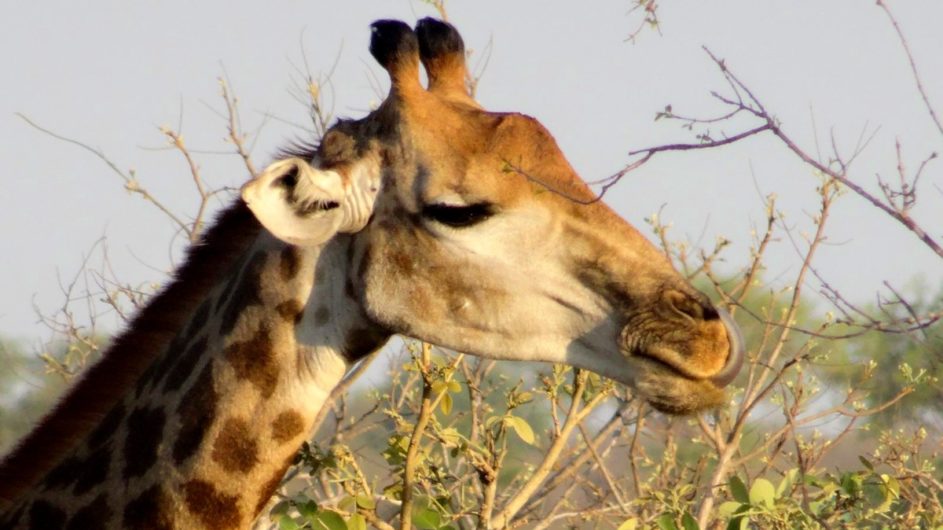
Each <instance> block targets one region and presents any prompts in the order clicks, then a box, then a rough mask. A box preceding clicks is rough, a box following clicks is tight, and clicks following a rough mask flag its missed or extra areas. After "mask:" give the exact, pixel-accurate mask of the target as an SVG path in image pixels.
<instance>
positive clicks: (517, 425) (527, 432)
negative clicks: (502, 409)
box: [504, 416, 534, 445]
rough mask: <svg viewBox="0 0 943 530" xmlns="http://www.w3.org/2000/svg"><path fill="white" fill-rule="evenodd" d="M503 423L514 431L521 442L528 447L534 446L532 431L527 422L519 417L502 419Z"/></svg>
mask: <svg viewBox="0 0 943 530" xmlns="http://www.w3.org/2000/svg"><path fill="white" fill-rule="evenodd" d="M504 423H505V424H507V426H508V427H511V428H512V429H514V432H516V433H517V435H518V436H520V437H521V440H524V441H525V442H527V443H528V444H530V445H534V430H533V429H531V427H530V424H529V423H527V420H525V419H524V418H521V417H520V416H507V417H505V418H504Z"/></svg>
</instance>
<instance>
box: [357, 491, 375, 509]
mask: <svg viewBox="0 0 943 530" xmlns="http://www.w3.org/2000/svg"><path fill="white" fill-rule="evenodd" d="M357 506H360V507H361V508H363V509H364V510H372V509H374V508H376V506H377V503H376V501H374V500H373V497H370V496H367V495H357Z"/></svg>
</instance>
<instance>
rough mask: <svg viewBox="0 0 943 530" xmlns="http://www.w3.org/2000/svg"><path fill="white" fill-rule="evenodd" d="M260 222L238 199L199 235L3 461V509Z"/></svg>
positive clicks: (171, 328) (185, 312) (161, 342)
mask: <svg viewBox="0 0 943 530" xmlns="http://www.w3.org/2000/svg"><path fill="white" fill-rule="evenodd" d="M260 229H261V226H260V225H259V223H258V221H256V219H255V217H254V216H253V215H252V213H251V212H250V211H249V210H248V209H247V208H246V207H245V205H244V204H242V202H241V201H240V202H236V203H235V204H233V205H232V206H230V207H229V208H228V209H226V210H225V211H223V212H222V213H221V214H220V215H219V217H218V219H217V221H216V223H215V225H214V226H213V228H212V229H211V230H209V231H208V232H207V233H206V234H205V235H204V236H203V238H202V241H201V243H199V244H196V245H194V246H192V247H190V250H189V252H188V253H187V258H186V261H185V263H184V264H183V265H182V266H181V267H180V268H179V269H178V270H177V272H176V274H175V275H174V279H173V281H171V283H170V284H168V285H167V286H166V287H165V288H164V289H163V290H162V291H161V292H160V293H159V294H157V295H156V296H154V297H153V298H152V299H151V301H150V303H148V304H147V306H146V307H145V308H144V309H143V310H141V312H140V313H139V314H138V315H137V316H136V317H135V318H134V319H133V320H132V321H131V323H130V324H129V325H128V327H127V329H126V330H125V331H124V332H123V333H122V334H121V335H120V336H119V337H118V338H117V339H116V340H115V342H114V344H113V345H112V346H111V347H110V348H109V349H108V350H107V352H105V354H104V355H103V356H102V359H101V360H100V361H99V362H97V363H96V364H95V365H94V366H92V367H91V368H90V369H89V370H88V372H87V373H86V374H85V376H83V377H82V379H81V380H79V382H78V383H76V384H75V386H73V387H72V388H71V389H70V390H69V391H68V392H67V393H66V395H65V396H64V397H63V398H62V399H61V400H59V403H58V405H56V407H55V409H53V411H52V412H51V413H49V414H48V415H47V416H46V417H45V418H43V420H42V421H41V423H40V424H39V425H38V426H37V428H36V429H34V430H33V431H32V432H31V433H30V434H29V435H28V436H27V437H26V438H24V439H23V440H22V441H20V442H19V444H17V447H16V448H15V449H14V450H13V451H12V452H11V453H10V454H9V455H7V457H6V458H4V459H3V462H2V463H0V513H2V512H3V511H4V509H5V508H6V507H7V505H8V504H9V503H11V502H12V501H13V500H14V499H16V498H17V496H18V495H19V494H20V493H21V492H23V491H26V490H27V489H28V488H30V486H32V485H33V484H34V483H35V482H36V481H37V480H38V479H39V478H41V477H42V476H43V475H45V474H46V473H47V472H49V470H51V469H52V468H53V467H55V466H56V465H57V464H58V463H59V461H58V460H56V459H54V458H50V455H63V454H66V453H67V452H68V450H69V449H70V448H71V447H72V446H74V445H75V444H76V443H78V442H79V441H80V440H82V438H83V437H84V436H85V435H87V434H88V433H89V432H90V431H91V430H92V429H93V428H94V427H95V426H96V425H98V424H100V423H101V422H102V420H103V419H104V417H105V415H106V414H107V413H108V411H109V410H111V408H112V407H113V406H114V405H115V403H117V402H118V400H119V399H120V398H121V397H122V396H123V395H124V394H126V393H127V392H128V391H129V390H130V389H131V388H133V386H134V384H135V382H136V381H137V380H138V378H139V377H140V376H141V374H142V373H143V372H144V370H145V369H146V368H147V367H148V366H149V365H150V364H151V363H152V362H153V360H154V358H155V357H156V356H157V355H159V354H160V352H161V351H163V349H164V348H165V347H166V346H167V344H168V343H169V342H170V340H171V339H172V338H173V337H174V335H175V334H176V333H177V332H179V331H180V327H181V326H182V325H183V324H184V323H186V322H187V320H188V319H189V318H190V316H191V314H192V313H193V312H194V310H195V309H196V307H197V305H198V304H199V303H200V302H201V301H202V300H203V299H204V298H205V297H206V294H207V293H208V292H209V290H210V289H212V288H213V286H214V285H215V284H216V282H217V281H218V280H219V278H220V277H222V276H223V275H224V274H226V273H227V272H228V271H229V269H231V268H232V266H233V261H234V260H235V259H236V258H238V257H239V256H240V255H241V254H242V253H243V252H245V250H246V248H247V247H248V246H249V244H251V243H252V241H254V240H255V238H256V237H257V236H258V234H259V230H260Z"/></svg>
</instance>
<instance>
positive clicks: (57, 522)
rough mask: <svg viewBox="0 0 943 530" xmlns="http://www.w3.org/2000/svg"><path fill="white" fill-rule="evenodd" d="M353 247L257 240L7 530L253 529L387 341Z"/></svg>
mask: <svg viewBox="0 0 943 530" xmlns="http://www.w3.org/2000/svg"><path fill="white" fill-rule="evenodd" d="M237 208H238V207H237ZM212 245H213V241H212V239H211V238H210V239H209V240H208V243H207V246H208V247H210V246H212ZM347 245H348V241H345V240H344V239H343V238H340V239H338V240H336V241H332V242H331V243H328V244H327V245H326V246H325V247H323V248H317V249H304V250H301V249H298V248H295V247H290V246H287V245H285V244H284V243H281V242H278V241H277V240H275V239H274V238H272V237H271V236H270V235H268V233H267V232H264V231H263V232H260V231H258V230H256V231H255V233H254V234H253V240H252V242H251V243H250V244H248V245H244V250H243V252H242V253H241V255H240V256H239V257H238V258H236V259H234V260H233V261H232V263H230V270H229V271H228V274H220V275H218V276H217V277H218V278H222V280H221V281H218V282H217V283H216V285H215V286H213V287H211V288H209V289H207V290H206V291H205V293H204V294H203V296H202V300H201V301H200V302H198V303H197V304H195V307H194V309H193V310H192V311H191V312H190V315H189V318H187V319H185V322H183V323H182V325H180V326H179V329H178V330H177V333H176V335H174V336H173V338H172V339H170V340H168V341H166V342H165V344H164V345H163V347H162V348H161V350H160V352H159V353H157V354H156V355H155V356H153V357H152V359H151V362H150V363H148V366H146V367H145V368H144V369H143V370H141V371H140V372H139V374H138V375H139V377H136V378H135V380H134V382H132V383H131V384H129V385H127V386H126V387H125V389H124V391H123V392H122V394H121V395H120V396H119V397H118V398H117V399H116V400H115V401H114V405H113V406H112V407H110V410H109V411H108V412H107V414H105V415H104V417H103V418H102V419H101V420H100V421H98V422H97V423H96V424H95V425H94V426H92V427H91V428H90V429H88V431H87V433H86V434H85V436H84V437H82V439H81V441H78V442H77V443H76V444H74V447H72V448H71V449H70V450H68V451H66V452H64V453H63V455H62V456H61V458H60V459H59V461H58V464H57V465H56V466H55V467H54V468H53V469H51V471H49V472H48V473H45V474H44V475H43V476H41V477H38V480H36V481H35V483H34V485H33V487H31V488H29V491H28V493H26V494H25V495H21V496H20V497H19V499H18V500H17V501H16V502H15V503H13V504H12V508H11V509H9V510H7V515H6V516H3V515H0V521H3V520H4V517H6V519H7V521H8V523H10V524H9V527H11V528H18V527H23V528H27V527H37V525H40V526H42V527H44V528H60V527H67V526H68V527H69V528H73V527H74V528H86V527H87V528H131V529H133V528H168V529H169V528H244V527H248V526H249V525H250V524H251V523H252V521H253V520H254V518H255V516H256V514H257V513H258V511H259V510H260V509H261V508H262V507H263V506H264V505H265V503H266V501H267V500H268V498H269V497H270V496H271V494H272V492H273V491H274V489H275V488H276V487H277V485H278V483H279V481H280V479H281V477H282V475H283V474H284V471H285V469H286V468H287V466H288V465H289V464H290V462H291V460H292V459H293V457H294V455H295V452H296V451H297V448H298V446H299V445H300V444H301V442H302V441H303V440H304V438H305V435H306V434H307V433H308V431H309V429H310V427H311V424H312V422H313V420H314V417H315V415H316V414H317V412H318V411H319V410H320V408H321V406H322V405H323V404H324V401H325V400H326V398H327V396H328V395H329V393H330V391H331V389H332V388H333V387H334V386H335V385H336V384H337V382H338V381H339V380H340V378H341V377H342V376H343V374H344V372H345V370H346V368H347V363H348V357H352V356H355V355H360V354H362V353H364V351H362V350H364V349H365V348H364V345H368V348H366V349H373V348H375V347H378V346H379V345H380V344H382V342H384V341H385V339H386V335H385V334H383V333H382V332H380V331H374V329H373V327H372V326H371V325H370V324H369V323H368V322H367V321H366V320H365V317H363V315H362V313H361V312H360V309H359V305H358V304H357V303H356V301H354V300H353V299H352V298H351V297H349V296H348V295H347V294H346V293H347V292H349V289H345V286H346V285H348V283H349V279H348V272H347V267H346V263H347V262H348V261H349V258H348V257H347V255H348V250H347V248H346V246H347ZM146 311H147V309H145V312H146ZM353 335H356V338H355V339H354V338H352V336H353ZM352 344H354V345H355V346H356V347H352V346H351V345H352ZM109 355H110V354H106V357H105V359H106V360H107V358H108V356H109ZM104 362H105V361H102V363H104ZM107 375H108V374H102V376H101V377H100V378H99V381H97V384H99V385H107V384H109V382H108V381H107ZM66 399H67V400H70V399H72V398H71V397H69V398H66ZM54 419H55V418H50V421H52V420H54ZM4 467H6V464H5V465H4ZM17 520H18V522H17ZM0 528H7V523H2V522H0Z"/></svg>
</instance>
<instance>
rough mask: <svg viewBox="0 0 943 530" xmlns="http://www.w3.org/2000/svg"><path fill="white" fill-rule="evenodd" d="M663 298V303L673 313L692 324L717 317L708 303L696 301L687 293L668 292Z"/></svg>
mask: <svg viewBox="0 0 943 530" xmlns="http://www.w3.org/2000/svg"><path fill="white" fill-rule="evenodd" d="M664 296H665V301H667V302H668V305H669V306H670V307H671V308H672V309H673V310H674V311H675V312H677V313H679V314H680V315H681V316H683V317H685V318H687V319H689V320H691V321H692V322H697V321H699V320H708V319H711V318H716V317H717V311H716V310H715V309H714V308H713V306H712V305H711V304H710V303H707V302H704V301H701V300H698V299H696V298H695V297H693V296H691V295H689V294H687V293H683V292H681V291H676V290H670V291H668V292H666V293H665V295H664Z"/></svg>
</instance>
